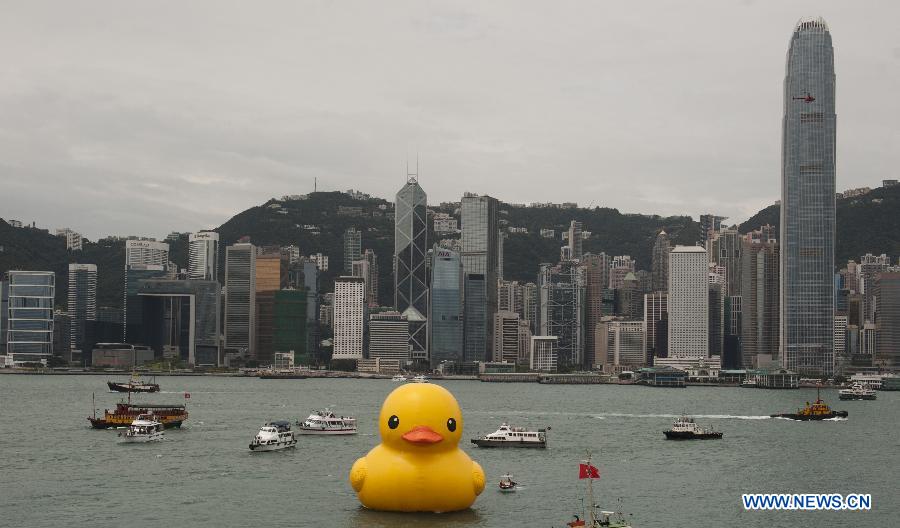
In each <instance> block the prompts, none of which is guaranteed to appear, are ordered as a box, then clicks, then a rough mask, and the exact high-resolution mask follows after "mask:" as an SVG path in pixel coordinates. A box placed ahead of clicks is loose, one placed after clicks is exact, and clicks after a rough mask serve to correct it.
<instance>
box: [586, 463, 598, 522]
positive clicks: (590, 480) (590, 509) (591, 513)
mask: <svg viewBox="0 0 900 528" xmlns="http://www.w3.org/2000/svg"><path fill="white" fill-rule="evenodd" d="M587 465H588V498H589V499H590V501H591V502H590V503H588V515H589V516H590V519H591V524H590V526H594V525H595V524H596V522H597V519H596V518H595V517H594V478H593V476H592V474H591V452H590V451H588V458H587Z"/></svg>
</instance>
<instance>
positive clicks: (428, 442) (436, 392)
mask: <svg viewBox="0 0 900 528" xmlns="http://www.w3.org/2000/svg"><path fill="white" fill-rule="evenodd" d="M378 429H379V431H380V432H381V441H382V443H384V444H385V445H387V446H390V447H393V448H395V449H401V450H415V451H419V450H422V451H427V452H439V451H449V450H452V449H455V448H456V445H457V444H458V443H459V439H460V438H461V437H462V430H463V419H462V411H460V409H459V404H458V403H456V398H454V397H453V395H452V394H450V391H448V390H447V389H445V388H443V387H441V386H440V385H435V384H432V383H410V384H406V385H402V386H400V387H398V388H396V389H394V391H393V392H391V393H390V394H389V395H388V397H387V399H385V400H384V404H383V405H382V406H381V414H380V415H379V417H378Z"/></svg>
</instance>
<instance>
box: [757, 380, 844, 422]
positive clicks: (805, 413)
mask: <svg viewBox="0 0 900 528" xmlns="http://www.w3.org/2000/svg"><path fill="white" fill-rule="evenodd" d="M848 414H849V413H848V412H847V411H833V410H831V407H829V406H828V405H827V404H826V403H825V402H824V401H822V398H821V397H820V396H819V389H818V388H816V401H815V402H814V403H813V404H812V405H810V404H809V402H806V407H804V408H802V409H797V412H796V413H779V414H773V415H771V416H772V418H787V419H789V420H800V421H804V422H806V421H810V420H827V419H829V418H846V417H847V415H848Z"/></svg>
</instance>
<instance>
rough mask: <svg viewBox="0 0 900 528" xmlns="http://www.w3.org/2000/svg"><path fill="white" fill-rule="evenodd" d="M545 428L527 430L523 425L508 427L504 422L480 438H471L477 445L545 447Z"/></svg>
mask: <svg viewBox="0 0 900 528" xmlns="http://www.w3.org/2000/svg"><path fill="white" fill-rule="evenodd" d="M549 429H550V428H549V427H548V428H547V429H538V430H537V431H528V430H526V429H525V428H524V427H510V425H509V424H508V423H506V422H504V423H502V424H500V428H499V429H497V430H496V431H494V432H493V433H491V434H487V435H484V436H482V437H481V438H473V439H472V443H473V444H475V445H477V446H478V447H536V448H545V447H547V431H548V430H549Z"/></svg>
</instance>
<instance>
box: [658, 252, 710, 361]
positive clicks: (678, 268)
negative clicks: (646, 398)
mask: <svg viewBox="0 0 900 528" xmlns="http://www.w3.org/2000/svg"><path fill="white" fill-rule="evenodd" d="M708 275H709V264H708V263H707V256H706V250H705V249H703V248H702V247H700V246H675V249H673V250H672V252H671V253H670V254H669V323H668V325H669V356H668V357H670V358H694V359H702V358H707V357H709V277H708Z"/></svg>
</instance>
